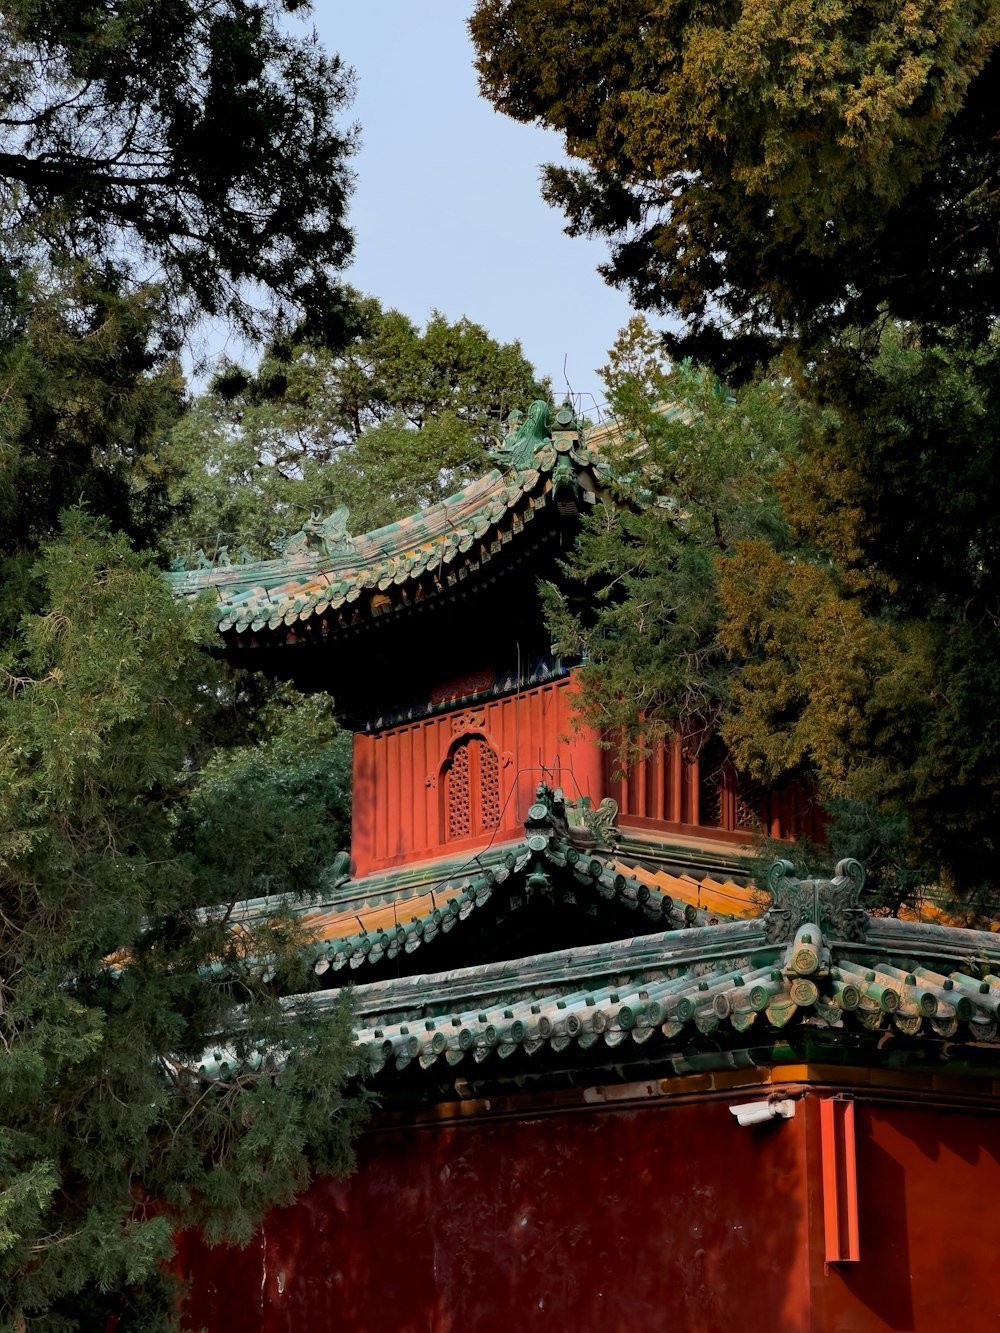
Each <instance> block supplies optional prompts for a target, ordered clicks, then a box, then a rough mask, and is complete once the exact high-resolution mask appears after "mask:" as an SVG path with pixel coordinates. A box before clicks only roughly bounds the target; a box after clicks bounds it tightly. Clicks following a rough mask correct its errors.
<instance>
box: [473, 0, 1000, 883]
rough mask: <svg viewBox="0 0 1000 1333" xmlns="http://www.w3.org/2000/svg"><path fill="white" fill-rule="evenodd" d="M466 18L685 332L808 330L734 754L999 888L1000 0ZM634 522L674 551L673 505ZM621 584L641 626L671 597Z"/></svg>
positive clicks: (744, 570) (866, 843)
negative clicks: (666, 515)
mask: <svg viewBox="0 0 1000 1333" xmlns="http://www.w3.org/2000/svg"><path fill="white" fill-rule="evenodd" d="M472 32H473V38H474V41H475V43H476V45H477V48H478V51H479V70H480V75H481V80H482V86H483V89H484V91H485V93H486V95H487V96H488V97H489V98H490V99H491V100H492V101H493V103H494V105H495V106H497V107H498V108H499V109H501V110H503V111H506V112H507V113H508V114H510V115H512V116H514V117H515V118H517V119H520V120H539V121H541V122H543V123H545V124H548V125H550V126H552V127H554V128H556V129H557V130H559V131H561V132H562V133H563V135H564V136H565V140H566V144H567V148H568V150H569V153H570V155H571V156H573V157H575V158H576V159H578V161H579V162H580V164H581V166H580V167H579V168H571V169H564V168H558V169H556V168H549V169H548V171H547V173H546V178H545V193H546V195H547V197H548V198H549V199H550V200H551V201H552V202H554V203H557V204H559V205H560V206H561V207H562V208H563V209H564V210H565V212H566V215H567V217H568V220H569V229H570V231H571V232H581V233H588V234H593V235H599V236H603V237H606V238H607V239H608V240H609V241H610V242H611V244H612V257H611V261H610V263H609V264H608V265H607V266H606V269H605V272H606V275H607V276H608V277H609V279H610V280H611V281H613V282H615V283H618V284H620V285H622V286H624V287H625V288H627V290H628V291H629V292H630V294H631V295H632V297H633V299H634V301H635V302H636V304H637V305H638V306H639V307H640V308H643V307H645V308H648V309H655V310H661V311H664V312H667V313H671V314H673V315H675V316H679V317H680V318H681V320H683V327H682V328H680V329H679V330H678V329H676V328H675V329H673V330H668V332H667V333H666V334H665V342H666V344H667V346H669V347H671V348H672V349H674V350H675V351H677V350H679V351H681V352H684V353H688V354H692V355H694V356H696V357H697V358H698V359H699V360H703V361H705V362H706V363H707V364H709V365H711V366H712V367H713V368H714V369H715V371H716V372H717V373H727V374H728V375H729V376H730V378H731V379H734V380H738V379H750V380H753V379H754V378H755V377H756V376H757V375H758V374H759V372H758V369H757V368H758V366H759V365H760V364H762V363H766V362H767V361H768V358H769V353H770V351H771V350H772V349H773V348H774V347H775V346H781V347H783V348H785V349H789V350H790V351H791V352H792V353H794V358H795V359H794V360H793V359H792V357H791V356H790V357H789V359H788V362H787V366H788V371H787V373H788V374H789V376H791V378H792V381H793V385H794V394H793V392H792V388H791V387H788V389H787V392H786V398H790V399H791V398H794V399H795V400H796V404H795V406H794V408H793V411H794V413H795V415H796V416H797V418H798V420H799V422H800V425H801V428H802V437H801V441H800V444H799V446H798V448H797V449H795V450H794V451H793V452H791V453H788V454H787V462H786V464H785V466H784V467H783V469H782V471H781V473H780V475H779V476H778V477H777V479H776V484H777V488H778V493H779V497H780V503H781V509H782V512H783V514H784V517H785V520H786V522H787V524H788V527H789V529H790V531H791V537H792V540H791V541H789V539H788V535H787V534H786V535H784V536H782V535H781V534H780V533H778V534H775V533H773V532H772V533H769V532H763V531H759V532H756V533H755V532H753V531H752V530H750V529H747V530H746V531H744V532H742V533H739V534H737V535H736V537H735V538H734V542H733V544H732V547H731V549H726V550H722V549H721V548H720V555H719V567H720V569H721V584H720V585H719V593H720V594H721V599H722V603H723V605H724V615H723V617H722V620H721V625H720V642H721V644H722V647H723V648H724V649H725V650H726V652H727V653H728V662H729V666H730V673H731V674H730V676H729V678H728V703H727V704H726V714H725V718H724V735H725V737H726V739H727V740H728V742H729V744H730V745H731V747H732V749H733V750H734V752H735V755H736V757H737V759H738V761H739V762H740V764H741V765H742V766H743V767H744V768H746V769H749V770H750V772H751V773H752V774H753V775H754V776H756V777H757V778H759V779H760V780H762V781H764V782H768V783H773V782H775V781H778V780H781V779H783V778H788V777H791V776H797V777H801V778H805V779H815V780H817V781H818V782H819V785H820V789H821V791H823V792H824V794H825V795H826V796H827V798H829V799H830V800H831V801H832V802H834V803H835V806H834V807H833V808H836V809H837V810H838V812H839V814H838V816H837V819H836V820H835V821H834V826H833V827H834V829H835V837H836V838H839V839H841V846H842V847H848V846H850V847H854V848H858V847H867V848H868V859H869V861H870V863H871V864H872V866H873V867H882V870H881V871H880V873H884V876H885V896H886V901H890V902H891V901H892V900H893V898H894V896H898V894H900V893H906V892H909V891H910V889H911V888H912V885H913V884H914V883H916V882H920V881H924V882H926V880H927V879H928V878H931V879H935V880H937V881H938V882H939V883H942V884H944V885H947V886H949V887H950V888H952V889H955V890H958V891H960V892H961V893H962V894H963V895H964V896H966V897H968V895H974V894H976V893H977V892H979V891H980V889H981V888H982V886H983V885H985V884H986V883H987V882H988V880H989V879H990V877H991V876H993V875H994V874H995V865H996V858H997V851H998V847H997V838H996V832H995V830H996V828H997V826H998V819H997V817H998V814H1000V809H998V804H997V803H998V800H1000V796H998V792H1000V748H998V737H1000V687H998V685H997V680H996V673H995V671H994V670H993V667H992V664H993V663H994V662H995V660H996V657H997V652H998V649H1000V643H998V641H997V627H998V625H1000V602H998V585H997V569H996V565H997V550H998V532H997V522H998V520H997V515H998V513H1000V494H998V491H997V487H998V481H997V478H998V476H1000V468H998V466H997V462H998V460H997V452H996V439H997V425H998V422H997V410H998V398H997V378H996V376H997V370H996V367H997V364H998V361H997V343H996V332H995V326H996V320H997V317H998V315H1000V274H998V268H997V246H996V236H997V229H998V224H1000V188H998V184H1000V182H998V162H1000V158H998V155H997V151H996V105H997V79H998V71H1000V64H998V58H997V55H996V46H997V43H998V41H1000V5H998V4H997V3H996V2H995V0H988V2H987V3H985V4H980V3H976V2H974V0H961V2H960V3H958V4H955V5H940V4H937V3H934V0H916V3H912V4H905V5H904V4H898V5H884V4H881V3H874V2H871V3H869V2H868V0H862V2H861V3H856V4H853V3H852V4H847V3H841V2H840V0H833V3H830V2H828V0H801V2H798V3H793V4H789V3H787V2H786V0H764V2H763V3H758V4H753V5H751V4H747V3H742V2H741V0H737V3H734V4H731V5H724V6H720V5H716V4H711V5H709V4H701V3H694V4H689V5H659V4H652V3H645V4H637V5H631V6H623V5H612V4H609V3H597V4H591V3H587V4H584V3H582V0H567V2H566V3H560V4H554V3H552V0H479V3H478V5H477V8H476V13H475V15H474V17H473V20H472ZM796 366H797V369H796V368H795V367H796ZM713 484H717V482H713ZM666 493H667V494H668V495H669V494H672V492H671V491H670V489H669V487H668V488H667V492H666ZM678 505H679V509H680V510H681V511H683V512H686V508H687V506H686V502H685V501H684V500H683V499H681V498H678ZM638 521H639V520H638V519H632V518H630V519H628V520H627V521H626V524H625V526H626V527H629V528H630V529H633V528H635V525H636V524H637V523H638ZM625 549H626V550H628V551H629V552H631V560H632V566H631V567H634V568H639V567H640V561H641V559H642V558H645V555H646V554H648V558H649V559H650V561H651V562H652V561H654V560H655V561H659V562H663V560H664V559H665V558H666V560H667V563H668V564H669V563H670V560H671V558H672V557H670V555H669V552H667V551H665V549H664V547H663V540H662V537H661V536H660V535H659V533H649V532H646V531H643V532H642V533H641V534H640V533H639V532H638V530H637V529H636V530H635V531H629V533H628V534H627V541H626V543H625ZM609 559H610V556H609ZM609 567H610V566H609ZM673 567H676V568H677V569H680V567H681V564H680V561H679V560H675V561H674V566H673ZM629 577H633V576H632V575H630V576H629ZM622 586H623V588H625V591H626V592H627V597H626V599H625V600H624V601H623V602H622V606H621V621H622V624H621V628H620V631H619V632H620V633H621V634H622V635H623V637H624V638H625V641H626V642H631V639H630V637H629V636H630V631H629V629H628V619H629V614H630V610H629V608H634V609H635V611H636V613H637V616H638V617H639V623H640V624H642V623H644V622H643V621H642V618H641V617H642V613H643V610H644V608H648V607H650V606H651V605H653V604H654V600H653V598H651V597H650V596H649V595H648V593H647V592H644V591H643V590H642V589H641V588H640V587H639V586H638V585H636V586H632V585H626V584H624V583H623V585H622ZM664 604H665V605H666V606H667V607H668V608H670V614H669V615H668V616H667V617H666V618H665V620H666V623H667V624H668V625H669V626H670V629H671V632H673V630H674V626H675V625H677V626H679V625H680V624H682V623H683V621H682V618H681V617H679V616H678V614H677V612H676V609H675V606H674V602H673V601H671V600H670V598H669V597H666V598H665V601H664ZM654 621H655V617H654ZM706 624H707V619H706ZM657 632H660V631H659V627H658V631H657ZM632 637H634V636H632ZM694 641H697V636H695V639H694V640H691V641H686V640H681V641H680V642H679V643H678V645H677V647H678V649H679V652H680V653H681V654H684V653H687V654H690V652H691V642H694ZM642 649H643V642H642V641H641V640H640V641H638V642H637V643H636V645H635V650H636V652H637V654H638V656H637V661H639V662H641V664H642V668H643V672H647V671H648V672H652V673H653V678H654V679H655V678H656V677H657V671H656V665H657V664H656V661H655V658H653V657H643V655H642ZM622 660H623V666H627V660H626V659H625V658H623V659H622ZM695 660H696V661H699V662H700V661H704V660H707V659H704V658H702V659H698V658H696V659H695ZM637 674H638V673H637ZM696 675H697V673H696ZM704 678H705V679H706V680H707V679H708V675H707V673H704ZM627 679H628V674H627V672H623V674H622V675H621V676H620V677H615V676H614V675H613V674H611V675H609V677H608V680H609V687H613V688H615V689H618V690H619V691H621V690H622V689H624V688H625V682H626V680H627ZM663 679H664V680H665V681H666V680H668V679H669V676H668V675H667V674H664V675H663ZM686 681H687V675H686V672H685V670H682V669H680V668H677V667H675V669H674V672H673V679H672V682H671V685H672V689H673V691H674V697H675V699H676V703H675V704H674V705H673V707H674V710H675V711H680V712H683V711H684V710H685V709H687V708H688V706H689V705H688V702H687V701H688V697H689V695H688V693H687V690H688V686H687V684H686ZM642 688H643V690H644V691H645V693H643V692H642V691H640V692H638V693H637V697H636V707H637V709H638V708H643V707H648V702H647V700H648V694H649V687H648V685H646V684H645V681H644V680H643V687H642ZM709 693H710V694H714V693H718V691H716V690H715V689H714V687H713V688H712V689H711V690H710V691H709ZM654 703H655V701H654ZM841 815H843V816H844V818H843V819H842V818H841ZM837 829H840V830H841V832H836V830H837Z"/></svg>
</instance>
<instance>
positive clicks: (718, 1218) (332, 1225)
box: [189, 1102, 809, 1333]
mask: <svg viewBox="0 0 1000 1333" xmlns="http://www.w3.org/2000/svg"><path fill="white" fill-rule="evenodd" d="M805 1159H806V1153H805V1120H804V1118H798V1119H796V1120H793V1121H789V1122H781V1123H780V1124H779V1123H777V1122H774V1123H772V1124H769V1125H765V1126H762V1127H760V1128H757V1129H753V1130H747V1129H739V1128H738V1127H737V1126H736V1124H735V1121H734V1120H733V1119H732V1117H731V1116H730V1114H729V1112H728V1110H727V1107H726V1103H720V1102H707V1103H703V1104H693V1105H673V1106H664V1105H652V1104H650V1105H647V1106H644V1107H643V1108H642V1109H640V1110H619V1111H610V1112H609V1111H605V1112H589V1111H588V1112H583V1113H576V1114H560V1115H553V1116H549V1117H537V1118H530V1119H527V1120H521V1121H514V1120H503V1121H487V1122H478V1123H473V1124H465V1125H454V1126H445V1127H440V1128H432V1129H421V1130H411V1131H409V1132H394V1133H380V1134H373V1135H371V1136H370V1137H368V1138H367V1139H366V1140H365V1141H364V1142H363V1143H362V1144H361V1150H360V1154H359V1170H358V1172H357V1174H356V1175H355V1176H353V1177H351V1178H350V1179H349V1180H347V1181H342V1182H338V1181H332V1180H321V1181H319V1182H317V1184H316V1185H315V1186H314V1187H313V1188H312V1189H311V1190H310V1192H309V1193H308V1194H307V1195H306V1196H305V1198H304V1199H303V1200H302V1201H301V1203H300V1204H299V1205H298V1206H297V1207H295V1208H292V1209H289V1210H286V1211H284V1212H280V1213H275V1214H273V1215H272V1216H271V1218H270V1219H269V1220H268V1222H267V1225H266V1227H265V1228H264V1230H263V1232H262V1234H261V1235H260V1236H259V1237H258V1239H257V1240H256V1241H255V1242H254V1243H253V1244H252V1245H251V1246H250V1247H249V1248H248V1249H246V1250H244V1251H242V1252H236V1253H234V1252H229V1251H222V1250H217V1251H211V1252H207V1253H206V1252H200V1253H198V1252H195V1253H193V1254H192V1255H191V1256H190V1263H191V1271H192V1276H193V1283H194V1285H193V1294H192V1298H191V1302H190V1321H191V1322H190V1325H189V1326H190V1327H192V1328H197V1327H198V1326H199V1323H200V1324H203V1325H204V1326H205V1327H206V1328H207V1329H208V1330H210V1333H216V1331H217V1330H229V1329H231V1328H239V1329H240V1330H241V1331H243V1330H245V1333H292V1330H295V1331H296V1333H300V1331H301V1330H307V1331H308V1333H334V1330H336V1333H382V1331H384V1333H532V1331H533V1330H539V1333H657V1331H658V1330H663V1331H664V1333H666V1331H667V1330H671V1331H673V1330H684V1331H685V1333H721V1330H723V1329H729V1328H732V1329H738V1330H739V1331H740V1333H806V1331H807V1330H808V1329H809V1311H808V1287H809V1269H808V1246H807V1243H806V1225H807V1219H806V1211H805V1210H806V1192H805V1175H804V1169H805Z"/></svg>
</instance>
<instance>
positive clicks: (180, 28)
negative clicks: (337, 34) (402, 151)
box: [0, 0, 354, 338]
mask: <svg viewBox="0 0 1000 1333" xmlns="http://www.w3.org/2000/svg"><path fill="white" fill-rule="evenodd" d="M303 8H305V6H304V4H303V3H302V0H257V2H256V3H252V4H246V3H243V2H242V0H209V3H197V4H196V3H193V2H192V0H128V2H127V3H126V2H125V0H112V3H109V4H105V5H87V4H82V3H72V4H60V5H52V4H37V3H34V2H33V0H4V3H3V5H2V9H0V23H2V27H3V32H4V42H3V50H2V54H0V88H2V92H0V133H2V136H3V138H2V143H0V177H2V178H3V179H4V180H5V181H6V183H7V188H6V190H5V195H4V205H3V224H4V234H5V236H4V242H3V245H2V247H0V273H2V272H4V271H5V269H6V267H7V266H8V265H9V266H11V268H12V269H13V270H14V271H17V270H19V269H20V268H21V267H22V266H23V263H24V259H25V257H26V256H34V257H35V258H37V259H41V260H43V261H46V262H49V263H51V262H53V261H54V262H61V259H62V257H63V256H66V255H70V256H73V257H74V258H76V259H90V260H97V259H99V260H100V262H101V264H102V267H104V268H105V271H106V272H108V273H111V272H114V273H116V274H117V275H118V278H119V279H121V278H122V277H124V276H125V275H128V277H129V280H130V285H134V284H136V283H138V284H140V285H141V283H142V282H143V281H144V280H148V275H149V273H150V272H152V273H154V274H156V275H158V277H159V279H160V280H161V281H162V283H163V285H164V290H165V291H166V292H167V293H168V295H169V297H170V299H171V303H172V305H173V308H174V310H175V313H176V314H177V315H178V317H181V318H184V317H186V316H190V315H197V314H199V313H201V312H208V313H210V314H221V315H225V316H227V317H229V318H231V319H235V320H236V321H237V322H239V323H240V324H241V325H242V326H243V327H244V328H245V329H246V330H248V331H254V330H257V331H259V330H260V329H261V328H262V327H264V326H265V325H271V326H273V325H274V324H275V323H277V324H278V325H279V326H281V325H287V324H288V323H289V321H294V320H296V319H299V318H301V319H302V320H304V322H305V325H306V326H307V327H308V328H309V329H310V330H311V331H313V332H315V333H318V334H320V335H322V336H325V337H328V338H329V337H334V338H337V337H339V336H341V335H342V332H343V306H342V301H341V299H340V293H339V288H338V287H337V285H336V283H335V280H334V271H335V270H336V269H337V268H339V267H341V266H342V265H343V264H344V262H345V261H346V259H347V258H348V255H349V253H350V248H351V241H352V238H351V235H350V232H349V231H348V230H347V228H346V226H345V224H344V212H345V206H346V199H347V195H348V193H349V191H350V184H351V178H350V174H349V172H348V170H347V167H346V161H347V159H348V157H349V155H350V153H351V152H352V150H353V144H354V140H353V132H352V131H350V130H348V131H342V130H339V129H338V128H337V124H336V119H337V116H338V115H339V114H340V113H341V112H342V111H343V109H344V108H345V106H346V104H347V103H348V101H349V99H350V94H351V90H352V85H351V76H350V73H349V71H346V70H345V69H344V68H343V67H342V65H341V63H340V61H339V60H338V59H337V58H336V57H332V56H328V55H326V54H325V53H324V52H323V50H322V48H321V47H320V46H319V43H318V39H317V38H316V36H315V34H312V35H305V36H296V35H293V33H292V32H291V30H290V24H289V16H290V15H292V14H294V13H295V12H296V11H298V10H301V9H303ZM262 297H263V298H264V300H265V301H269V302H270V303H271V311H270V314H267V312H265V310H264V309H263V308H262V307H261V304H259V303H260V302H261V298H262ZM255 302H258V305H257V306H256V307H255Z"/></svg>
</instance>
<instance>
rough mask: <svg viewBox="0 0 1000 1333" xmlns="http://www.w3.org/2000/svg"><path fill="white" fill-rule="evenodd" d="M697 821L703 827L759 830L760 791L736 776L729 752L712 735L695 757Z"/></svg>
mask: <svg viewBox="0 0 1000 1333" xmlns="http://www.w3.org/2000/svg"><path fill="white" fill-rule="evenodd" d="M698 771H699V777H698V822H699V823H700V824H701V825H703V826H704V827H706V828H722V829H729V830H731V831H734V832H736V831H738V832H740V833H751V832H753V831H755V830H756V829H757V828H759V827H760V822H761V818H760V811H761V803H762V792H761V789H760V788H759V787H758V786H757V784H756V783H753V782H750V781H749V779H745V778H742V779H741V778H740V777H738V776H737V773H736V767H735V765H734V764H733V761H732V759H731V758H730V756H729V752H728V750H727V749H726V747H725V746H724V745H723V743H722V741H721V740H720V739H719V737H718V736H713V737H712V738H711V740H710V741H709V742H708V744H707V745H706V746H705V747H704V748H703V749H702V752H701V754H700V755H699V756H698Z"/></svg>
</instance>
